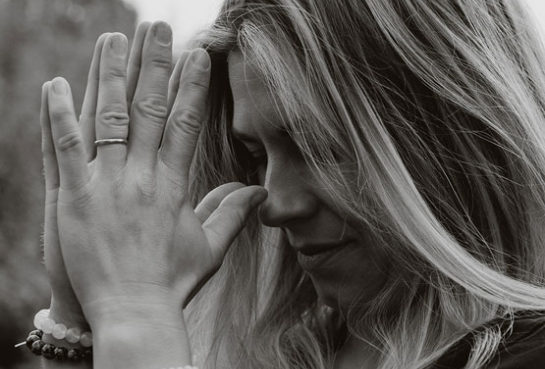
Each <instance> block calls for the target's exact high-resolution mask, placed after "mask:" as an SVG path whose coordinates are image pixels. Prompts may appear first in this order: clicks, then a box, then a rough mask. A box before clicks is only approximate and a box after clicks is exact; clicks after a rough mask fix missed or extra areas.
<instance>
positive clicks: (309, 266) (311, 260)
mask: <svg viewBox="0 0 545 369" xmlns="http://www.w3.org/2000/svg"><path fill="white" fill-rule="evenodd" d="M349 244H350V242H343V243H338V244H330V245H309V246H305V247H300V248H296V250H297V261H298V262H299V265H301V267H302V268H303V269H305V270H307V271H310V270H313V269H316V268H318V267H319V266H320V265H322V264H323V263H324V262H325V261H327V260H329V259H330V258H331V257H333V256H334V255H336V254H337V253H339V252H341V251H342V250H343V249H345V248H346V247H347V246H348V245H349Z"/></svg>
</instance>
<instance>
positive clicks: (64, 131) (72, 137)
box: [47, 77, 89, 190]
mask: <svg viewBox="0 0 545 369" xmlns="http://www.w3.org/2000/svg"><path fill="white" fill-rule="evenodd" d="M47 100H48V108H49V119H50V122H51V135H52V137H53V143H54V146H55V155H56V159H57V164H58V171H59V180H60V187H61V188H63V189H66V190H71V189H79V188H81V187H83V185H85V184H86V183H87V182H88V180H89V173H88V169H87V159H86V157H85V150H84V147H83V138H82V136H81V131H80V129H79V126H78V123H77V120H76V114H75V111H74V102H73V99H72V93H71V91H70V86H69V85H68V82H66V80H64V78H60V77H57V78H55V79H54V80H53V81H52V82H51V87H50V88H49V89H48V96H47Z"/></svg>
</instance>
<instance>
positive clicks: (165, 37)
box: [153, 22, 172, 46]
mask: <svg viewBox="0 0 545 369" xmlns="http://www.w3.org/2000/svg"><path fill="white" fill-rule="evenodd" d="M153 35H154V36H155V41H157V43H158V44H160V45H163V46H168V45H170V43H171V41H172V31H171V29H170V27H169V26H168V24H166V23H165V22H159V23H156V24H154V25H153Z"/></svg>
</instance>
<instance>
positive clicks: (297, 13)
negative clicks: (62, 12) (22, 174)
mask: <svg viewBox="0 0 545 369" xmlns="http://www.w3.org/2000/svg"><path fill="white" fill-rule="evenodd" d="M528 17H529V16H528V12H527V10H526V9H525V8H524V5H523V3H522V2H521V1H507V0H504V1H501V0H496V1H485V0H459V1H449V2H447V1H441V2H439V1H421V0H404V1H377V0H365V1H353V0H344V1H314V0H306V1H302V0H275V1H257V0H256V1H227V2H226V3H225V5H224V7H223V9H222V11H221V14H220V16H219V17H218V19H217V20H216V22H215V24H214V26H213V27H212V28H211V29H210V30H208V31H207V32H205V33H203V34H202V35H201V37H199V38H198V39H196V41H195V44H196V46H198V47H199V48H197V49H195V50H193V51H192V52H191V53H184V55H183V56H182V58H181V59H180V61H179V62H178V64H177V65H176V67H175V69H174V71H173V73H172V78H171V79H170V83H169V82H168V81H169V76H170V69H171V65H170V60H171V51H170V48H171V34H170V30H169V28H168V27H167V26H166V25H165V24H163V23H154V24H153V25H151V26H150V25H149V24H144V25H143V26H141V27H140V28H139V29H138V31H137V34H136V37H135V43H134V46H133V49H132V51H131V52H130V56H129V62H128V70H127V71H125V57H126V53H127V43H126V38H124V37H123V36H122V35H120V34H106V35H103V36H102V37H101V38H100V39H99V41H98V42H97V47H96V49H95V55H94V58H93V63H92V66H91V72H90V77H89V85H88V89H87V93H86V98H85V101H84V105H83V108H82V115H81V118H80V127H81V128H78V125H77V124H76V118H75V115H74V109H73V106H72V102H71V98H70V93H69V88H68V85H67V84H66V82H65V81H64V80H62V79H60V78H57V79H55V80H53V81H52V82H48V83H46V84H45V85H44V94H43V111H42V113H43V114H42V125H43V132H44V145H43V147H44V158H45V159H44V160H45V172H46V185H47V188H48V192H47V204H48V206H47V207H46V224H45V228H46V230H45V242H46V245H45V254H46V267H47V269H48V271H49V274H50V280H51V284H52V290H53V293H52V303H51V311H50V318H51V319H53V320H54V321H55V322H60V321H62V322H65V324H67V325H71V326H80V327H81V326H85V324H87V323H88V324H89V325H90V328H91V330H92V332H93V335H94V338H93V346H94V365H95V366H96V367H97V368H110V367H116V368H117V367H125V366H127V367H129V366H130V367H132V368H162V367H173V366H180V365H186V364H189V363H190V362H191V355H192V354H193V355H194V356H195V361H196V362H197V363H198V365H199V366H200V367H210V368H343V369H344V368H384V369H385V368H404V369H405V368H414V369H416V368H467V369H470V368H472V369H474V368H487V367H496V365H499V368H503V369H506V368H537V367H539V365H541V364H539V361H535V360H539V359H541V360H543V358H544V357H545V332H544V331H543V328H542V326H543V321H544V315H543V313H542V311H543V310H545V289H544V288H543V286H544V285H543V283H544V276H545V264H544V257H543V240H544V234H543V229H545V228H544V227H543V219H544V218H543V215H544V209H545V144H544V142H545V127H544V126H543V124H542V122H543V120H544V119H545V92H544V91H545V90H544V89H543V86H545V74H544V73H543V68H542V64H543V63H542V62H543V61H544V60H545V54H544V53H543V47H542V45H541V43H540V41H539V36H538V35H537V32H536V31H535V29H534V25H533V23H532V22H529V21H528ZM203 48H204V49H206V51H207V53H205V52H204V50H203ZM127 97H128V98H127ZM127 101H129V104H127ZM128 105H129V106H128ZM163 131H164V132H163ZM190 164H191V165H190ZM225 183H227V184H225ZM241 183H245V184H247V185H248V186H245V185H242V184H241ZM218 186H219V187H218ZM260 186H263V187H264V188H265V189H266V190H267V191H265V190H264V189H263V187H260ZM57 194H58V197H57ZM197 203H198V205H196V204H197ZM195 205H196V207H194V206H195ZM256 208H257V209H258V211H257V214H258V216H254V215H252V214H253V213H252V211H253V209H256ZM57 225H58V229H57ZM237 235H238V237H236V236H237ZM235 237H236V241H235V242H234V244H233V245H231V244H232V243H233V240H235ZM230 245H231V246H230ZM229 246H230V247H229ZM228 249H229V250H228ZM227 250H228V251H227ZM61 253H62V257H61ZM220 266H221V267H220ZM218 269H219V270H218ZM216 270H217V273H215V272H216ZM214 273H215V275H214V277H213V278H211V279H210V281H209V282H208V283H207V284H206V285H204V282H206V280H207V279H209V278H210V277H211V276H212V275H213V274H214ZM203 285H204V287H202V286H203ZM201 287H202V288H201ZM190 301H191V303H189V302H190ZM188 303H189V305H188V306H187V309H186V311H185V314H184V315H185V317H184V316H182V314H181V309H180V306H181V305H184V304H188ZM186 319H187V327H189V328H191V332H192V333H191V345H190V341H189V338H188V337H189V336H188V334H187V327H186ZM43 341H47V342H52V343H54V344H57V345H63V344H65V343H64V342H62V340H56V339H55V338H54V337H51V336H49V335H45V336H44V338H43ZM541 362H543V361H541ZM46 363H47V365H48V366H49V367H51V368H52V367H56V366H57V365H59V364H57V363H56V362H55V361H47V362H46ZM74 365H76V364H74ZM77 365H80V364H77ZM82 365H83V364H82Z"/></svg>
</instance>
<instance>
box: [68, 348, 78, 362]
mask: <svg viewBox="0 0 545 369" xmlns="http://www.w3.org/2000/svg"><path fill="white" fill-rule="evenodd" d="M66 357H67V358H68V359H69V360H72V361H79V360H81V351H80V350H78V349H75V348H74V349H70V350H68V354H67V355H66Z"/></svg>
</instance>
